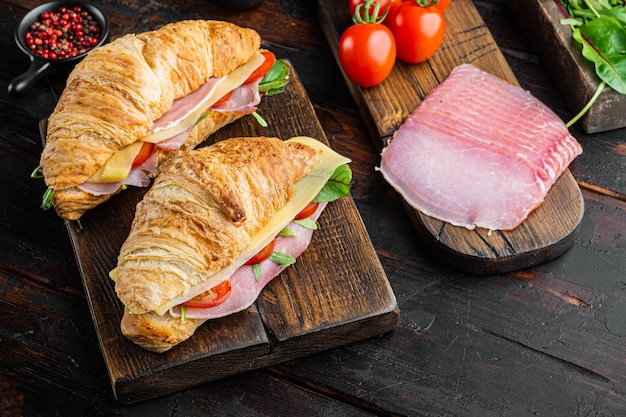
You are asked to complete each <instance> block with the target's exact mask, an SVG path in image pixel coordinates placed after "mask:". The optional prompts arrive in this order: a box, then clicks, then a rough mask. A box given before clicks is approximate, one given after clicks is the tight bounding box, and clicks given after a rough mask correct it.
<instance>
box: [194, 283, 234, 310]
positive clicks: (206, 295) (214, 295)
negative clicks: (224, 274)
mask: <svg viewBox="0 0 626 417" xmlns="http://www.w3.org/2000/svg"><path fill="white" fill-rule="evenodd" d="M231 291H232V287H231V285H230V281H229V280H226V281H222V282H221V283H220V284H217V285H216V286H215V287H213V288H211V289H210V290H208V291H205V292H203V293H202V294H200V295H198V296H196V297H194V298H192V299H191V300H189V301H185V302H184V303H183V304H182V305H184V306H186V307H196V308H210V307H215V306H218V305H220V304H222V303H223V302H224V301H226V299H227V298H228V296H230V293H231Z"/></svg>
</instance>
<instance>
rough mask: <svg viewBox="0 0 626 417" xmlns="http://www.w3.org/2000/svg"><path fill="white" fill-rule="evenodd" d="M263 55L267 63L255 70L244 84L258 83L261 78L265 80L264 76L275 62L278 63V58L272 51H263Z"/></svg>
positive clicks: (264, 62)
mask: <svg viewBox="0 0 626 417" xmlns="http://www.w3.org/2000/svg"><path fill="white" fill-rule="evenodd" d="M261 54H262V55H263V56H264V57H265V61H263V63H262V64H261V66H260V67H258V68H257V69H255V70H254V72H253V73H252V74H250V76H249V77H248V79H247V80H246V81H244V84H248V83H251V82H252V81H256V80H258V79H259V78H263V76H264V75H265V74H266V73H267V72H268V71H269V70H270V68H272V66H273V65H274V62H276V56H274V54H273V53H271V52H270V51H262V52H261Z"/></svg>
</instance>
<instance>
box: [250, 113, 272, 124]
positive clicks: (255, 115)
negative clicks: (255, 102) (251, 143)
mask: <svg viewBox="0 0 626 417" xmlns="http://www.w3.org/2000/svg"><path fill="white" fill-rule="evenodd" d="M252 115H253V116H254V118H255V119H256V121H257V122H259V124H260V125H261V127H267V126H268V125H267V122H266V121H265V119H264V118H263V117H262V116H261V115H260V114H259V113H257V112H252Z"/></svg>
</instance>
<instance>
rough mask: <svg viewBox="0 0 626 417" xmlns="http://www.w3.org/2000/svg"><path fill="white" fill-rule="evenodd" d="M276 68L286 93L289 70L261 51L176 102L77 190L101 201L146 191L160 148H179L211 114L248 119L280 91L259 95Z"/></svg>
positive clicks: (269, 53) (169, 149)
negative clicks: (122, 191) (127, 189)
mask: <svg viewBox="0 0 626 417" xmlns="http://www.w3.org/2000/svg"><path fill="white" fill-rule="evenodd" d="M277 64H278V65H277ZM276 66H278V67H279V69H278V71H280V74H278V77H279V78H280V80H282V85H280V89H279V91H282V88H283V87H284V84H285V82H286V78H287V74H286V71H288V70H286V67H285V66H284V65H283V63H282V61H276V58H275V57H274V55H273V54H272V53H271V52H269V51H263V52H258V53H256V54H255V55H254V56H253V58H252V59H251V60H250V61H248V62H247V63H246V64H243V65H241V66H239V67H238V68H236V69H235V70H234V71H233V72H231V73H230V74H228V75H225V76H223V77H219V78H218V77H213V78H211V79H209V80H208V81H207V82H206V83H204V84H203V85H202V86H200V87H199V88H198V89H197V90H196V91H194V92H193V93H191V94H189V95H187V96H185V97H181V98H179V99H176V100H174V102H173V103H172V107H171V108H170V110H168V111H167V112H166V113H165V114H163V115H162V116H161V117H160V118H159V119H157V120H156V121H155V122H154V124H153V126H152V128H151V129H150V130H149V131H148V132H147V133H146V135H145V136H144V137H142V138H140V139H139V140H138V141H137V142H135V143H132V144H130V145H128V146H126V147H124V148H122V149H121V150H120V151H118V152H117V153H115V154H114V155H113V156H112V157H111V158H110V159H109V160H108V161H107V162H106V163H105V164H104V165H103V166H101V167H100V168H99V169H98V170H97V171H96V172H94V174H93V175H91V177H89V178H88V179H87V181H86V182H85V183H83V184H80V185H79V186H78V188H80V189H81V190H83V191H85V192H87V193H90V194H92V195H96V196H98V195H105V194H112V193H115V192H116V191H117V190H118V189H119V188H120V187H122V186H126V185H133V186H137V187H146V186H148V184H149V183H150V176H154V175H155V174H156V169H157V164H158V156H157V152H156V150H157V149H160V150H163V151H175V150H178V149H180V147H181V146H182V145H183V144H184V142H185V140H186V139H187V137H188V136H189V134H190V132H191V130H192V129H193V128H194V126H196V125H197V124H198V123H199V122H200V121H201V120H202V119H203V118H204V117H206V116H207V115H208V114H209V113H210V112H221V113H230V114H233V113H239V114H249V113H252V112H254V111H255V110H256V106H257V105H258V104H259V103H260V101H261V94H265V95H268V94H270V93H275V92H279V91H260V85H261V83H262V81H263V80H264V76H266V75H267V73H268V72H270V71H271V70H273V69H274V67H276ZM261 90H263V89H262V88H261Z"/></svg>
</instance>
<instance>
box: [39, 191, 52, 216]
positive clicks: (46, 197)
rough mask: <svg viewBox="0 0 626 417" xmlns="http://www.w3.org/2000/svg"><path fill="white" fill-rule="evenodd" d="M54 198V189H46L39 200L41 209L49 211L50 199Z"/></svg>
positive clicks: (50, 206)
mask: <svg viewBox="0 0 626 417" xmlns="http://www.w3.org/2000/svg"><path fill="white" fill-rule="evenodd" d="M53 196H54V189H53V188H52V187H48V188H47V189H46V191H45V192H44V193H43V197H42V199H41V208H42V209H44V210H50V209H51V208H52V197H53Z"/></svg>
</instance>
